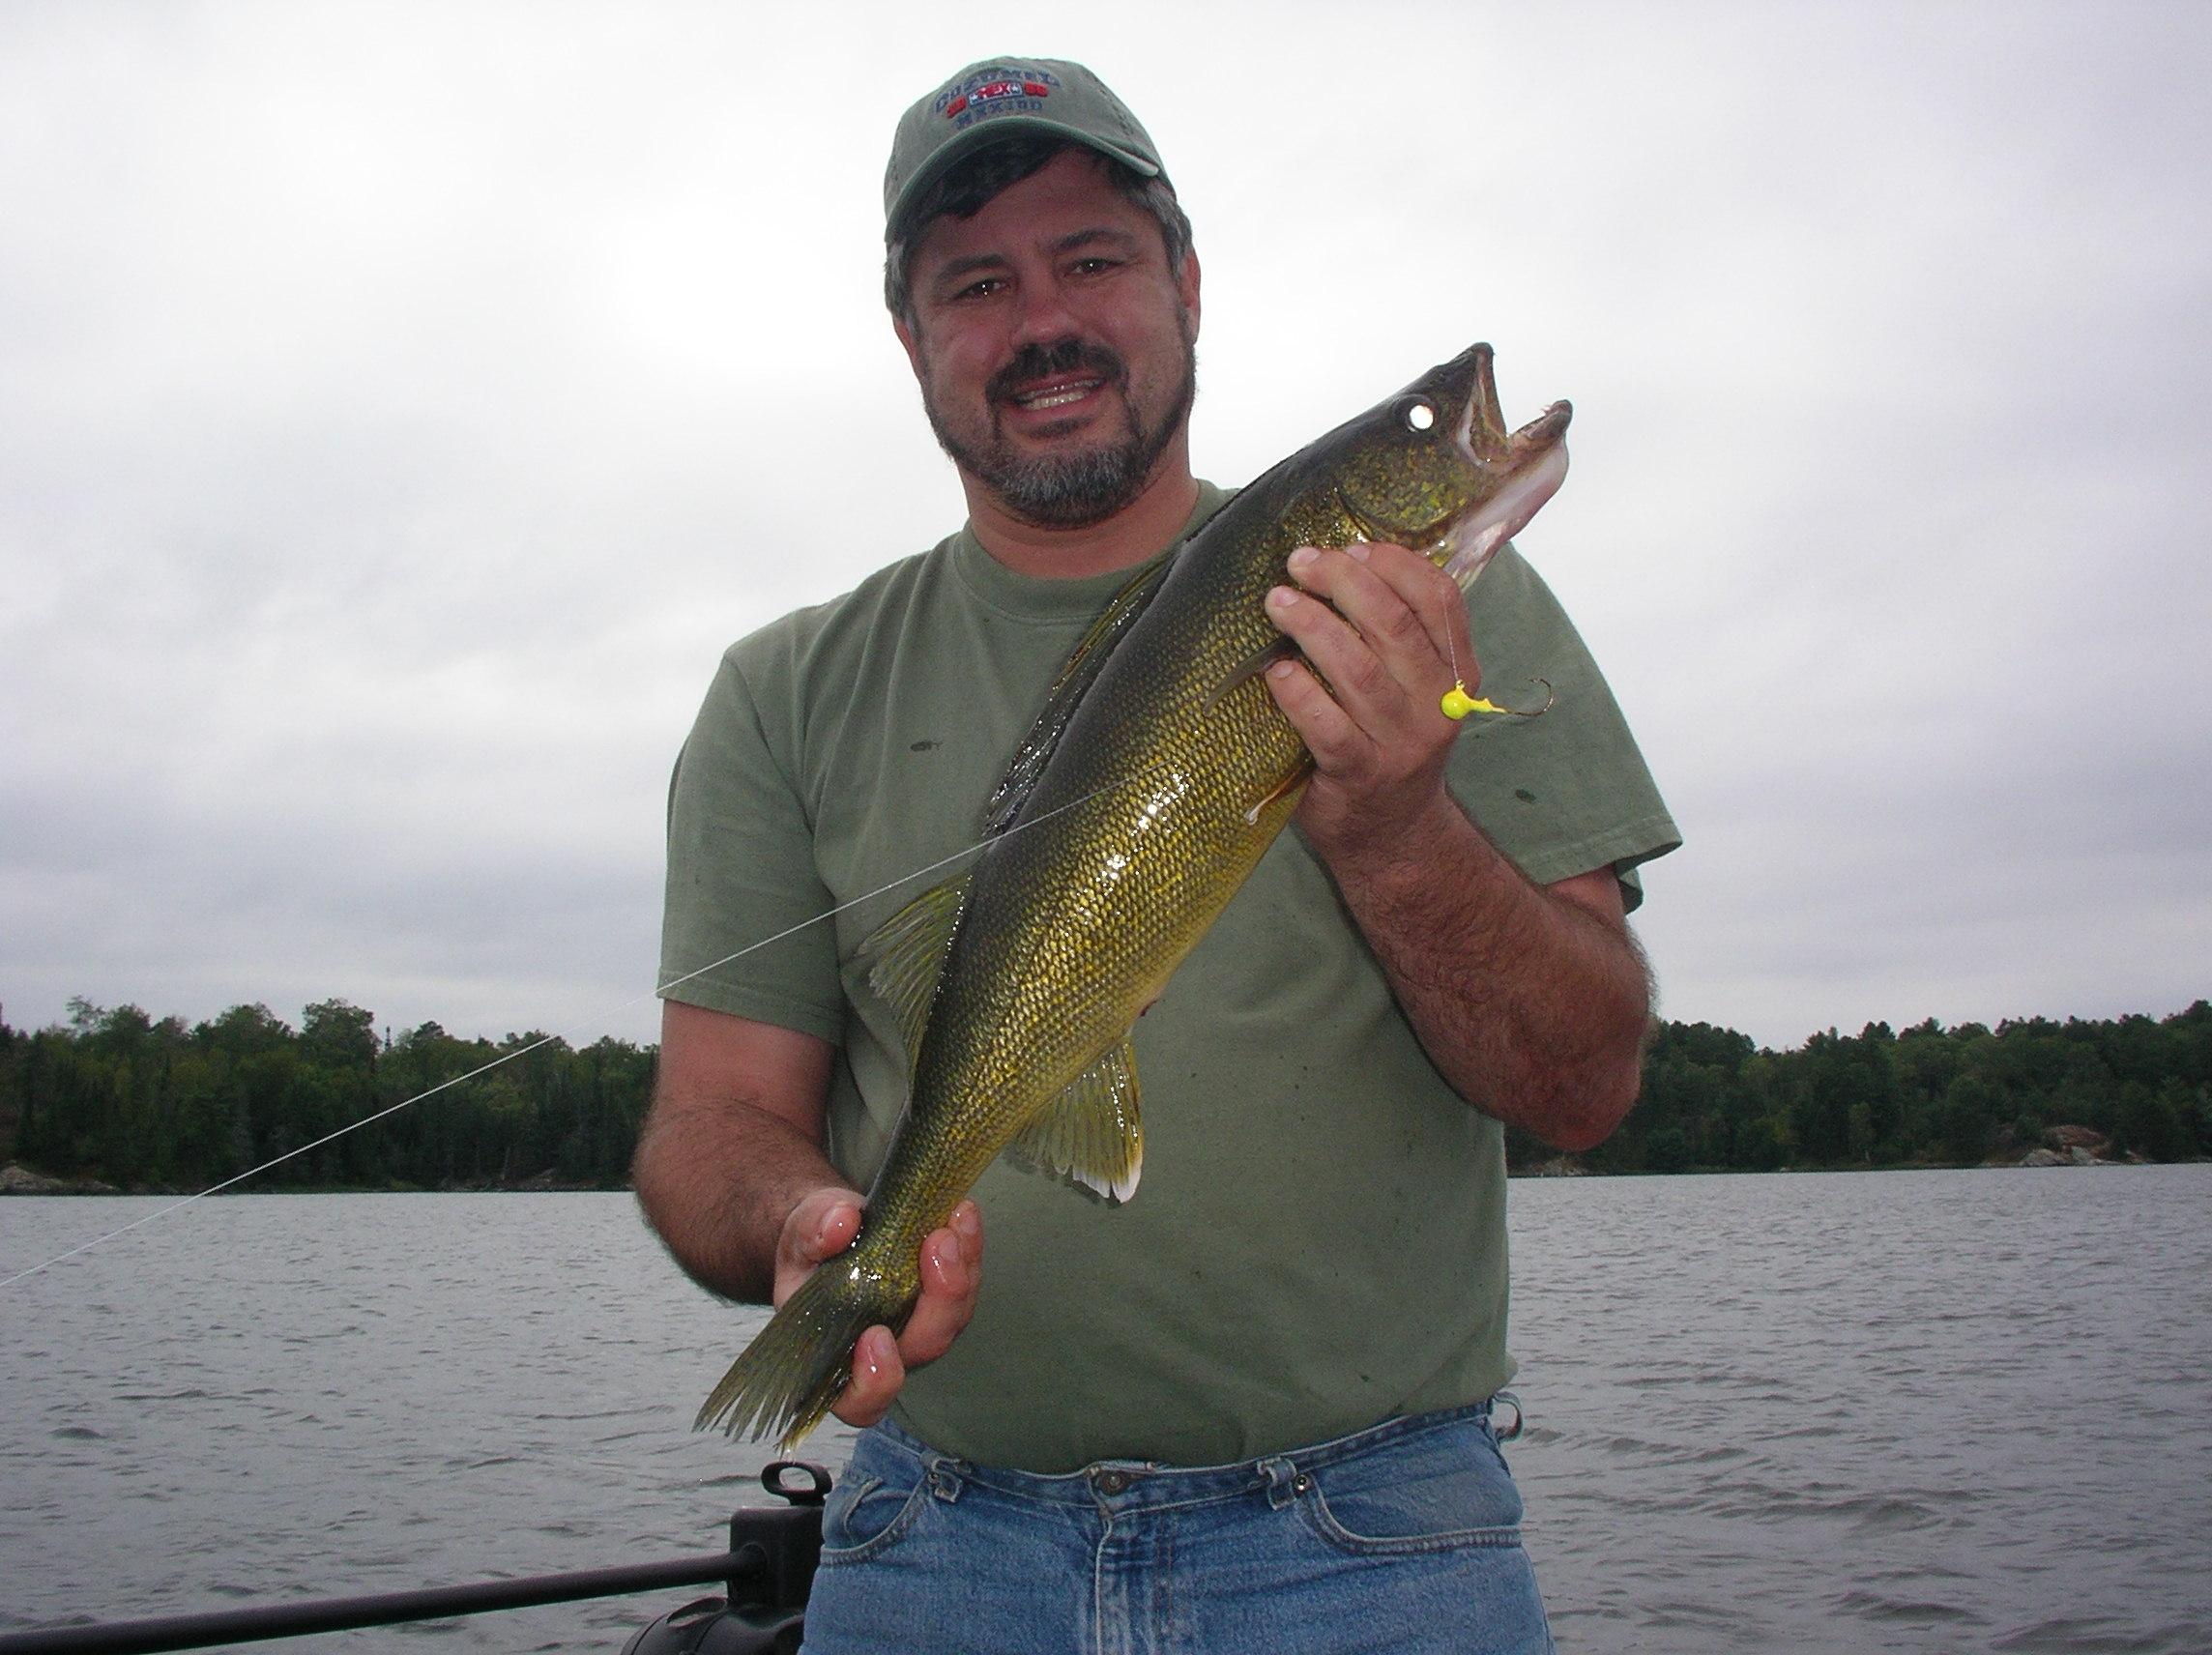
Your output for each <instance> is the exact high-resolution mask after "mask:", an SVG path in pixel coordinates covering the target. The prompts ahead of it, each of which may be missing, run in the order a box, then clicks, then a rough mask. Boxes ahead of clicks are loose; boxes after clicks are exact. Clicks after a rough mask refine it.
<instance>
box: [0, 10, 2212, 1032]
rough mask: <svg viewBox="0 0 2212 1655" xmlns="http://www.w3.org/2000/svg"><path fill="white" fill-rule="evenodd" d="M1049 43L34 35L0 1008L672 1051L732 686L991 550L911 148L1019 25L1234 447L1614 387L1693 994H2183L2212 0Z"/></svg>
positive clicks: (1664, 918) (1925, 998)
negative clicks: (807, 615) (898, 122)
mask: <svg viewBox="0 0 2212 1655" xmlns="http://www.w3.org/2000/svg"><path fill="white" fill-rule="evenodd" d="M1053 15H1055V17H1056V20H1055V21H1054V22H1053V24H1052V25H1051V26H1050V27H1047V26H1045V24H1044V23H1043V21H1042V19H1043V18H1044V17H1045V16H1046V14H1045V13H1042V12H1039V11H1038V10H1036V9H1035V8H1033V7H1030V6H1026V5H1023V6H997V5H990V4H981V5H972V6H968V7H965V8H962V9H961V10H960V13H959V18H960V21H959V24H958V26H957V27H955V26H953V25H952V24H951V23H949V22H947V20H946V15H945V14H944V13H943V12H942V11H941V10H933V9H929V8H917V7H914V6H912V5H901V6H895V7H893V6H882V5H859V6H846V7H841V8H830V7H821V8H800V7H773V8H768V7H762V8H753V7H748V6H741V5H735V4H713V5H704V4H703V5H696V6H689V5H669V4H626V5H621V6H615V5H603V6H580V5H579V6H563V5H555V4H545V3H542V0H532V3H527V4H524V3H516V4H511V5H495V4H480V5H471V4H449V3H440V4H429V3H427V0H425V3H422V4H416V5H404V4H363V5H340V4H317V5H311V6H302V5H295V4H274V3H273V4H267V5H190V4H185V3H183V0H173V3H165V4H146V5H124V4H112V5H103V4H98V3H94V0H53V3H39V0H10V3H9V4H8V5H6V6H5V7H4V8H0V1012H4V1015H5V1017H6V1020H7V1021H8V1022H9V1023H11V1024H13V1025H15V1026H16V1027H18V1028H22V1027H37V1026H40V1025H43V1024H45V1023H48V1022H52V1021H56V1020H59V1019H61V1018H62V1017H64V1016H65V1015H66V1005H67V1002H68V1001H69V999H70V997H72V996H83V997H85V998H86V999H88V1000H90V1001H92V1002H95V1003H98V1004H101V1005H114V1004H118V1003H122V1002H135V1003H137V1004H139V1005H142V1006H144V1007H145V1008H146V1009H147V1010H149V1011H150V1012H153V1013H154V1014H156V1015H161V1014H164V1013H176V1014H179V1015H182V1016H184V1017H185V1018H187V1019H188V1020H192V1021H196V1020H198V1019H200V1018H204V1017H208V1016H211V1015H213V1014H214V1013H216V1012H218V1011H220V1010H221V1009H223V1008H224V1007H226V1006H229V1005H232V1004H235V1003H240V1002H255V1001H258V1002H265V1003H267V1004H268V1005H269V1006H271V1007H272V1008H273V1009H275V1010H276V1011H277V1013H278V1014H279V1015H281V1016H284V1017H286V1018H287V1019H289V1020H294V1021H296V1020H297V1018H298V1016H299V1012H300V1008H301V1006H302V1005H303V1004H304V1003H306V1002H309V1001H313V1000H320V999H324V998H328V997H332V996H339V997H343V998H345V999H348V1000H351V1001H353V1002H355V1003H357V1004H360V1005H364V1006H366V1007H368V1008H370V1009H371V1010H372V1011H374V1012H375V1013H376V1016H377V1020H378V1022H379V1024H380V1025H384V1026H389V1027H391V1028H393V1029H394V1030H398V1029H404V1028H407V1027H410V1026H412V1025H414V1024H416V1023H419V1022H422V1020H424V1019H429V1018H435V1019H437V1020H439V1021H440V1022H442V1023H444V1024H445V1025H446V1026H447V1027H448V1028H449V1029H451V1030H452V1031H455V1032H460V1033H468V1034H476V1033H488V1034H493V1035H497V1034H501V1033H504V1032H506V1031H509V1030H523V1029H529V1028H543V1029H551V1030H557V1031H564V1032H566V1033H568V1035H569V1037H570V1038H572V1039H575V1040H578V1041H583V1040H588V1039H591V1038H594V1037H596V1036H597V1035H598V1034H600V1033H609V1032H611V1033H614V1034H618V1035H622V1036H625V1037H628V1038H649V1037H651V1036H652V1034H653V1031H655V1027H656V1023H657V1018H656V1014H655V1010H654V1009H653V1005H652V1002H651V1000H650V990H651V984H652V978H653V973H654V968H655V939H656V935H657V930H658V922H659V878H660V858H661V845H660V825H661V812H662V808H663V802H664V797H665V787H666V781H667V774H668V767H669V764H670V761H671V759H672V758H673V756H674V754H675V751H676V748H677V745H678V743H679V741H680V740H682V738H683V735H684V731H685V729H686V728H687V727H688V725H689V722H690V718H691V714H692V712H693V711H694V709H695V708H696V706H697V703H698V699H699V696H700V694H701V693H702V691H703V690H704V688H705V686H706V683H707V681H708V679H709V676H710V675H711V673H712V671H713V666H714V662H715V659H716V657H717V655H718V653H719V652H720V651H721V649H722V648H723V647H724V645H726V644H727V643H728V642H729V641H730V640H731V639H733V638H735V637H737V636H739V635H741V634H742V633H744V632H746V631H749V630H750V629H752V628H753V627H755V626H757V625H759V624H762V623H764V622H766V621H768V620H770V619H771V618H773V617H774V616H776V615H777V614H779V613H781V612H783V611H785V610H787V609H789V608H792V607H794V606H796V605H798V604H800V603H802V602H809V601H814V600H817V599H820V598H823V597H827V596H829V595H833V594H835V593H838V592H841V591H843V590H845V589H847V588H848V587H850V586H852V585H853V584H854V583H855V582H856V581H858V580H859V578H860V577H861V576H862V575H864V574H865V573H866V572H867V571H868V570H870V569H871V568H873V567H875V566H879V565H881V564H883V563H886V562H888V561H889V560H891V559H893V558H895V557H900V556H904V555H906V554H908V553H911V552H914V551H917V550H920V549H921V548H923V547H924V546H926V545H928V544H930V543H932V542H933V541H935V540H936V539H938V538H940V537H942V536H943V535H945V534H946V532H947V531H949V530H950V529H952V528H953V527H955V526H956V525H957V523H958V521H959V518H960V515H961V507H960V501H959V494H958V490H957V488H956V486H955V483H954V480H953V477H952V474H951V471H950V468H949V466H948V464H947V463H946V461H945V460H944V459H943V458H942V457H941V456H940V455H939V453H938V452H937V450H936V449H935V447H934V445H933V444H932V443H931V441H930V439H929V436H928V433H927V430H926V427H925V426H924V424H923V422H922V420H921V416H920V412H919V406H918V402H917V397H916V394H915V391H914V387H913V383H912V380H911V377H910V375H909V374H908V371H907V368H906V364H905V362H904V359H903V357H902V356H901V355H900V353H899V351H898V349H897V346H896V344H895V342H894V341H893V339H892V337H891V334H890V330H889V327H888V322H887V320H886V317H885V315H884V312H883V309H882V305H881V300H880V296H879V295H880V257H881V217H880V215H881V193H880V191H881V177H882V168H883V163H884V158H885V152H886V149H887V147H888V136H889V132H890V129H891V126H892V124H893V122H894V121H895V119H896V117H897V115H898V113H899V111H900V110H901V109H902V108H903V107H904V106H905V104H906V103H907V102H910V101H911V100H912V99H914V98H915V97H917V96H919V95H920V94H921V93H923V92H925V91H927V90H929V89H930V88H931V87H932V86H933V84H934V83H935V82H936V81H938V80H940V79H942V78H944V77H945V76H946V75H947V74H949V73H950V72H951V71H953V70H954V69H957V68H958V67H960V66H961V65H962V64H964V63H966V62H968V61H970V60H971V59H974V58H977V57H982V56H985V55H988V54H991V53H993V52H996V51H999V50H1002V49H1004V48H1011V49H1013V50H1016V51H1022V52H1035V53H1039V54H1043V55H1059V56H1072V57H1077V58H1081V59H1084V60H1086V61H1088V62H1090V63H1091V65H1092V66H1093V67H1094V68H1096V69H1097V70H1099V71H1100V72H1101V73H1103V74H1104V75H1105V76H1106V78H1107V79H1108V80H1109V81H1110V82H1111V83H1112V84H1113V85H1114V86H1115V87H1116V88H1117V89H1118V90H1119V91H1120V92H1121V94H1122V96H1123V97H1124V98H1125V99H1126V100H1127V102H1129V103H1130V104H1131V105H1132V106H1133V107H1134V108H1135V109H1136V111H1137V112H1138V114H1139V116H1140V117H1141V118H1142V119H1143V120H1144V121H1145V123H1146V124H1147V125H1148V126H1149V127H1150V131H1151V132H1152V134H1153V136H1154V137H1155V138H1156V139H1157V140H1158V142H1159V143H1160V145H1161V148H1162V151H1163V154H1164V156H1165V159H1166V160H1167V163H1168V167H1169V171H1170V173H1171V174H1172V176H1173V177H1174V179H1175V181H1176V183H1177V186H1178V188H1179V192H1180V194H1181V196H1182V198H1183V201H1184V203H1185V205H1186V207H1187V208H1188V210H1189V212H1190V215H1191V218H1193V220H1194V221H1195V224H1196V228H1197V244H1198V248H1199V253H1200V256H1201V259H1202V261H1203V267H1204V272H1205V323H1204V333H1203V335H1202V337H1201V339H1200V375H1201V393H1200V400H1199V406H1198V412H1197V415H1196V419H1195V426H1194V433H1195V434H1194V446H1195V453H1196V458H1197V462H1198V467H1199V470H1200V471H1201V473H1202V474H1204V475H1206V476H1209V477H1211V478H1213V479H1216V480H1219V481H1223V482H1240V481H1243V480H1245V479H1248V478H1249V477H1251V476H1252V475H1253V474H1255V473H1256V472H1257V471H1259V470H1261V469H1262V468H1263V467H1265V466H1266V464H1268V463H1270V462H1271V461H1272V460H1274V459H1276V458H1278V457H1279V456H1280V455H1282V454H1283V453H1286V452H1288V451H1290V450H1293V449H1295V448H1296V447H1297V446H1298V445H1299V444H1301V443H1303V442H1305V441H1306V440H1308V439H1309V438H1311V437H1313V436H1315V435H1317V434H1318V433H1319V432H1321V431H1322V430H1324V429H1325V428H1326V427H1328V426H1330V425H1332V424H1334V423H1336V422H1337V421H1340V420H1342V419H1344V418H1346V417H1348V416H1349V415H1351V414H1352V413H1353V412H1355V411H1357V410H1358V409H1360V408H1363V407H1365V406H1367V405H1368V404H1369V403H1371V402H1373V401H1375V400H1377V399H1378V398H1380V397H1381V396H1383V395H1384V394H1386V393H1387V392H1390V391H1392V390H1394V389H1395V388H1396V387H1397V386H1399V385H1401V384H1403V383H1404V382H1406V381H1407V380H1409V379H1411V378H1412V377H1413V376H1414V375H1415V374H1417V373H1418V372H1420V371H1421V370H1422V369H1424V368H1426V367H1427V366H1428V365H1429V364H1431V363H1434V362H1437V361H1439V360H1441V359H1442V358H1445V357H1448V356H1450V355H1453V354H1455V353H1456V352H1457V351H1459V350H1460V349H1462V348H1463V347H1464V346H1465V345H1467V344H1468V343H1470V341H1472V340H1474V339H1477V338H1486V339H1490V340H1492V341H1494V342H1495V343H1496V345H1497V347H1498V352H1499V381H1500V387H1501V390H1502V392H1503V396H1504V401H1505V406H1506V411H1507V413H1508V415H1509V416H1510V417H1511V418H1513V419H1514V420H1515V421H1520V420H1524V419H1527V418H1528V417H1529V416H1531V415H1533V414H1534V413H1535V412H1536V411H1537V410H1538V409H1539V408H1540V407H1541V406H1542V405H1543V404H1544V403H1546V402H1549V401H1551V400H1552V399H1554V398H1557V397H1561V396H1565V397H1571V398H1572V399H1573V400H1574V403H1575V406H1576V418H1575V428H1574V433H1573V435H1574V441H1573V450H1574V465H1575V470H1574V475H1573V476H1572V477H1571V478H1570V479H1569V481H1568V484H1567V486H1566V488H1565V489H1564V490H1563V491H1562V493H1561V494H1560V495H1559V497H1558V498H1557V500H1556V501H1555V502H1554V503H1553V504H1552V506H1551V507H1550V508H1548V509H1547V510H1546V511H1545V513H1544V514H1543V516H1542V517H1540V518H1539V519H1538V520H1537V522H1536V523H1535V524H1533V525H1532V526H1531V527H1530V528H1529V530H1528V532H1527V533H1526V534H1525V535H1524V536H1523V537H1522V541H1521V544H1522V546H1523V549H1524V550H1525V551H1526V552H1527V553H1528V556H1529V558H1530V559H1531V560H1532V561H1533V562H1535V563H1536V564H1537V565H1538V566H1540V567H1541V568H1542V569H1543V571H1544V572H1545V574H1546V575H1547V576H1548V577H1549V578H1550V580H1551V581H1552V582H1553V584H1554V585H1555V587H1556V588H1557V590H1558V591H1559V593H1560V594H1561V595H1562V596H1563V597H1564V598H1565V600H1566V602H1567V604H1568V606H1569V608H1570V610H1571V611H1572V612H1573V614H1574V615H1575V617H1576V619H1577V621H1578V622H1579V623H1580V624H1581V626H1582V628H1583V630H1584V632H1585V634H1586V637H1587V638H1588V640H1589V641H1590V643H1591V645H1592V647H1593V649H1594V650H1595V652H1596V653H1597V655H1598V657H1599V659H1600V661H1601V662H1602V663H1603V664H1604V665H1605V667H1606V668H1607V670H1608V672H1609V674H1610V676H1611V678H1612V680H1613V682H1614V683H1615V688H1616V689H1617V691H1618V693H1619V695H1620V698H1621V700H1622V702H1623V703H1624V704H1625V706H1626V707H1627V709H1628V711H1629V714H1630V717H1631V719H1632V721H1633V723H1634V724H1635V726H1636V729H1637V731H1638V733H1639V735H1640V737H1641V739H1642V740H1643V743H1644V751H1645V754H1646V756H1647V757H1648V759H1649V760H1650V762H1651V764H1652V767H1653V769H1655V771H1656V772H1657V774H1658V776H1659V779H1660V782H1661V784H1662V786H1663V788H1664V790H1665V792H1666V794H1667V796H1668V798H1669V801H1670V803H1671V804H1672V805H1673V807H1674V813H1675V815H1676V817H1677V819H1678V820H1679V821H1680V823H1681V825H1682V827H1683V828H1684V830H1685V833H1686V834H1687V836H1688V840H1689V844H1688V846H1687V848H1686V849H1684V850H1683V851H1681V852H1679V853H1677V854H1676V855H1675V856H1674V857H1670V858H1668V859H1667V860H1666V861H1664V862H1662V863H1659V864H1657V865H1655V866H1654V867H1652V868H1651V869H1649V870H1648V871H1647V881H1646V884H1647V889H1648V892H1649V898H1648V901H1647V903H1646V905H1645V907H1644V911H1643V913H1642V915H1640V916H1639V929H1640V932H1641V934H1642V936H1643V937H1644V942H1645V944H1646V945H1647V947H1648V948H1649V950H1650V953H1651V955H1652V958H1653V961H1654V964H1655V967H1656V969H1657V971H1658V973H1659V977H1660V980H1661V984H1662V993H1663V1010H1664V1012H1665V1013H1666V1014H1667V1015H1669V1016H1673V1017H1676V1018H1682V1019H1686V1020H1696V1019H1703V1020H1706V1021H1710V1022H1714V1023H1721V1024H1727V1025H1730V1026H1732V1027H1734V1028H1737V1029H1741V1030H1743V1031H1747V1032H1749V1033H1751V1034H1753V1035H1754V1036H1755V1037H1756V1038H1758V1039H1760V1040H1761V1041H1762V1042H1764V1043H1766V1044H1770V1045H1775V1046H1790V1045H1795V1044H1797V1043H1799V1042H1800V1041H1802V1040H1803V1039H1804V1037H1805V1036H1806V1035H1807V1034H1808V1033H1810V1032H1812V1031H1816V1030H1819V1029H1824V1028H1827V1027H1830V1026H1837V1027H1840V1028H1842V1029H1844V1030H1846V1031H1855V1030H1856V1029H1857V1028H1858V1027H1859V1026H1860V1025H1861V1024H1863V1023H1865V1022H1867V1021H1868V1020H1870V1019H1876V1018H1880V1019H1887V1020H1889V1021H1890V1022H1891V1023H1893V1024H1898V1025H1902V1024H1905V1023H1909V1022H1914V1021H1917V1020H1919V1019H1920V1018H1922V1017H1926V1016H1935V1017H1937V1018H1940V1019H1942V1020H1943V1021H1944V1022H1945V1023H1946V1024H1950V1023H1957V1022H1963V1021H1967V1020H1982V1021H1992V1022H1994V1021H1995V1020H1997V1019H2000V1018H2004V1017H2019V1016H2027V1015H2034V1014H2043V1015H2051V1016H2059V1017H2063V1016H2067V1015H2078V1016H2107V1015H2112V1014H2116V1013H2120V1012H2125V1011H2145V1012H2149V1013H2152V1014H2154V1015H2163V1014H2165V1013H2168V1012H2171V1011H2174V1010H2177V1009H2179V1008H2180V1007H2182V1006H2184V1005H2186V1004H2187V1003H2189V1002H2191V1001H2192V1000H2194V999H2196V998H2197V997H2199V996H2201V995H2204V994H2206V993H2208V992H2212V970H2208V967H2212V895H2208V894H2207V881H2206V880H2205V878H2204V875H2203V869H2202V859H2203V853H2204V850H2205V847H2206V845H2207V842H2208V840H2212V719H2208V716H2207V714H2208V712H2212V695H2208V694H2207V680H2208V677H2212V674H2208V670H2207V667H2206V664H2205V663H2206V658H2207V653H2208V646H2207V633H2208V630H2212V628H2208V623H2212V570H2208V568H2207V557H2206V554H2207V550H2208V547H2207V538H2208V537H2207V533H2206V517H2207V513H2206V508H2205V504H2204V500H2205V475H2206V461H2205V460H2204V458H2203V456H2204V455H2205V454H2206V453H2207V452H2212V391H2208V389H2207V388H2208V387H2212V352H2208V350H2207V344H2208V340H2212V211H2208V208H2207V203H2208V202H2212V100H2207V98H2206V97H2205V94H2204V88H2205V86H2206V85H2208V84H2212V7H2206V6H2203V5H2199V4H2193V3H2190V4H2175V5H2126V4H2097V5H2091V4H2087V3H2083V4H2080V5H2073V4H2058V5H2033V4H2008V5H1995V4H1971V5H1950V6H1946V5H1941V4H1936V5H1931V4H1928V3H1927V0H1915V3H1913V4H1910V5H1900V6H1883V5H1878V4H1848V5H1834V6H1823V5H1792V6H1771V5H1765V4H1751V5H1744V6H1726V5H1698V4H1682V5H1622V6H1599V5H1572V4H1570V5H1557V6H1543V7H1530V6H1527V5H1521V4H1516V5H1497V6H1490V5H1480V4H1470V3H1465V0H1454V3H1449V4H1446V3H1430V4H1398V5H1391V4H1383V5H1379V6H1376V7H1373V8H1369V9H1363V11H1362V13H1361V20H1360V21H1358V22H1353V21H1350V20H1349V18H1350V15H1351V14H1350V13H1349V11H1348V10H1346V9H1345V8H1343V7H1340V6H1338V5H1335V4H1327V5H1315V6H1311V7H1300V6H1295V5H1288V6H1286V5H1269V6H1266V7H1251V8H1238V7H1234V6H1208V7H1204V8H1201V7H1194V6H1191V5H1189V4H1187V3H1182V4H1175V5H1169V6H1154V5H1149V4H1142V3H1137V4H1130V3H1120V4H1116V5H1114V6H1112V7H1101V8H1096V9H1095V10H1094V11H1093V10H1091V9H1081V10H1078V9H1075V8H1068V9H1065V10H1064V11H1063V10H1062V9H1058V8H1056V9H1054V14H1053ZM1091 17H1095V19H1096V20H1095V21H1091V20H1083V19H1086V18H1091Z"/></svg>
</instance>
